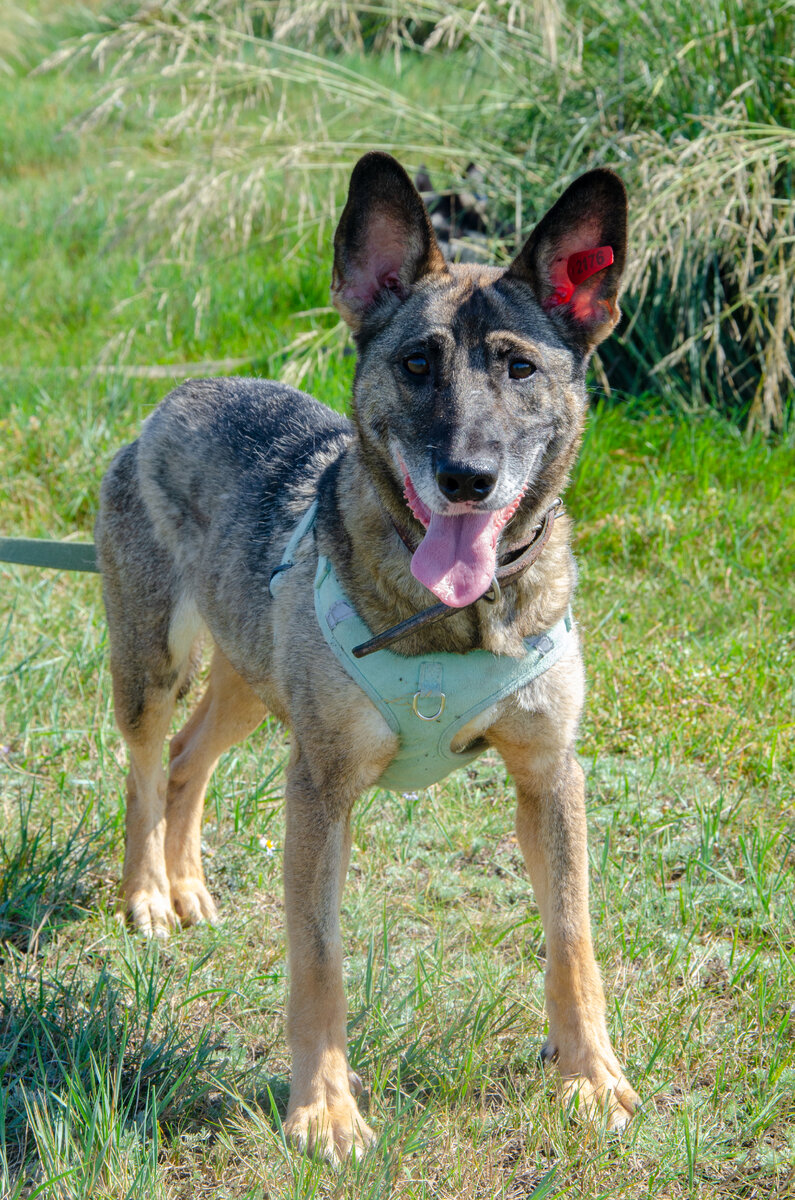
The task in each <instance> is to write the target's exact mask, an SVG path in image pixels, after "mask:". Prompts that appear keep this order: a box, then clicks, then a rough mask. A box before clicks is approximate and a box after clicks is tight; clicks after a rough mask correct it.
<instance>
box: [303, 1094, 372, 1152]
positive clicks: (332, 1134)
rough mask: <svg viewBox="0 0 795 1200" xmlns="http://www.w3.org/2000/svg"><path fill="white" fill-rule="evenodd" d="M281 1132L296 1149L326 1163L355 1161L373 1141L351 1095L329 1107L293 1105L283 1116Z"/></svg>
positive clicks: (337, 1100)
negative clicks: (284, 1118) (285, 1117)
mask: <svg viewBox="0 0 795 1200" xmlns="http://www.w3.org/2000/svg"><path fill="white" fill-rule="evenodd" d="M284 1131H285V1133H286V1134H287V1137H288V1138H289V1140H290V1142H291V1143H292V1144H293V1145H294V1146H295V1147H296V1148H297V1149H299V1150H302V1151H303V1152H304V1153H305V1154H310V1155H316V1156H317V1157H319V1158H323V1159H325V1160H326V1162H329V1163H340V1162H344V1161H345V1160H346V1159H348V1158H350V1157H351V1155H352V1154H355V1155H356V1157H357V1158H359V1157H360V1156H361V1155H362V1154H364V1152H365V1151H366V1150H367V1148H368V1146H371V1145H372V1144H373V1142H374V1141H375V1134H374V1133H373V1131H372V1129H371V1128H370V1126H369V1125H368V1124H367V1122H366V1121H365V1120H364V1118H363V1117H362V1115H361V1113H360V1112H359V1110H358V1108H357V1107H356V1101H355V1100H354V1099H353V1097H352V1096H347V1097H339V1098H337V1099H336V1100H335V1102H334V1103H333V1104H330V1105H326V1104H323V1103H316V1104H302V1105H296V1107H295V1108H291V1111H290V1112H288V1114H287V1119H286V1121H285V1122H284Z"/></svg>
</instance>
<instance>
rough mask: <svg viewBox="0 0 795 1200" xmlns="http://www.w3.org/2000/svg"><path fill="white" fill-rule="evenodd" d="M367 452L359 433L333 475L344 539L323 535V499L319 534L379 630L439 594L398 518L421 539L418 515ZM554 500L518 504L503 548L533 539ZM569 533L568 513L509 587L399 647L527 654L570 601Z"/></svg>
mask: <svg viewBox="0 0 795 1200" xmlns="http://www.w3.org/2000/svg"><path fill="white" fill-rule="evenodd" d="M367 458H368V456H367V454H366V452H363V447H362V444H361V442H360V440H359V439H358V438H355V439H354V440H353V441H352V443H351V444H350V446H349V447H348V449H347V450H346V451H345V453H344V455H343V457H342V460H341V461H340V464H339V468H338V470H337V472H336V473H335V476H334V480H333V493H334V506H335V507H336V509H337V512H338V514H339V517H340V518H341V524H342V528H343V529H344V531H345V544H344V545H339V544H338V543H337V544H333V543H332V541H331V539H330V538H329V539H327V538H325V537H324V531H323V525H324V523H323V519H322V512H323V508H324V505H323V504H321V513H320V517H319V524H318V537H319V539H320V549H321V552H322V553H324V554H327V555H328V556H329V557H330V559H331V561H332V562H333V563H334V566H335V569H336V570H337V573H338V576H339V578H340V582H341V583H342V586H343V588H344V589H345V591H346V592H347V593H348V595H349V597H350V598H351V600H352V602H353V603H354V604H355V606H356V608H357V611H358V612H359V614H360V616H361V617H362V618H363V620H364V621H365V623H366V624H367V625H368V626H369V628H370V629H371V630H372V631H373V633H380V632H381V631H382V630H384V629H387V628H389V627H391V626H393V625H395V624H397V623H398V622H399V621H403V620H406V619H408V618H409V617H413V616H415V615H416V614H417V613H418V612H421V611H422V610H423V609H427V608H428V606H429V604H430V603H431V602H432V600H433V597H432V596H431V595H430V593H429V592H428V590H427V589H426V588H425V587H423V585H422V584H421V583H418V581H417V580H416V579H415V578H414V577H413V575H412V574H411V570H410V564H411V551H410V549H409V548H408V547H407V545H405V544H404V541H403V540H402V538H401V536H400V534H399V533H398V530H397V528H396V524H397V522H398V521H400V522H401V524H402V526H403V529H404V531H406V532H407V535H408V536H409V537H413V539H414V542H415V543H416V544H418V543H419V541H420V540H421V538H422V536H423V535H424V530H423V528H422V526H421V525H419V523H418V522H415V521H414V519H413V517H412V516H411V513H410V512H409V510H408V508H407V507H406V505H405V502H404V501H403V498H402V496H400V494H399V492H398V491H397V489H396V487H395V485H394V483H393V481H392V480H391V479H390V478H389V477H388V476H385V475H384V473H383V472H379V471H378V470H377V469H376V470H373V469H372V464H371V463H370V462H368V461H367ZM330 499H331V498H330V497H329V500H330ZM550 503H551V501H547V502H546V503H543V504H542V505H540V506H538V508H537V509H536V508H533V507H531V505H530V504H527V505H526V506H523V507H522V508H520V510H519V512H517V514H516V517H515V518H514V519H513V520H512V521H511V522H510V524H509V525H508V526H506V530H505V532H504V534H503V537H502V539H501V546H502V555H505V554H506V553H507V552H508V550H509V549H510V548H512V547H516V546H522V545H525V544H527V543H529V542H530V541H531V540H532V538H533V536H534V530H535V528H536V527H537V525H538V523H539V520H540V518H541V517H543V515H544V513H545V511H546V509H547V508H548V507H549V504H550ZM414 526H416V528H414ZM337 528H338V529H339V526H337ZM568 534H569V522H568V519H567V518H566V517H565V516H563V517H561V518H560V519H558V520H557V521H555V523H554V527H553V529H552V533H551V536H550V537H549V541H548V543H547V544H546V546H545V548H544V550H543V553H542V554H541V555H540V557H539V558H538V560H537V561H536V562H535V563H533V565H532V566H530V567H528V569H527V570H526V571H525V572H524V573H523V574H522V575H521V577H519V578H517V579H516V580H515V581H513V582H512V583H511V586H510V587H507V588H505V590H504V591H503V594H502V596H501V597H500V598H499V599H498V600H497V601H495V602H492V603H490V602H488V601H485V600H480V601H477V602H476V603H475V604H472V605H469V606H468V607H466V608H463V609H461V610H459V611H457V612H455V613H454V614H453V615H451V616H450V617H448V618H446V619H445V620H444V621H442V622H440V623H439V624H436V625H429V626H427V627H425V628H423V629H420V630H419V631H418V632H415V633H412V634H411V635H409V636H408V637H406V638H404V639H401V641H400V642H399V643H398V644H396V645H395V646H394V649H395V651H396V652H398V653H401V654H423V653H431V652H438V651H454V652H458V653H462V652H465V651H468V650H474V649H483V650H489V651H492V652H493V653H497V654H512V655H515V656H519V655H521V654H522V653H523V652H524V647H523V639H524V638H525V637H529V636H532V635H534V634H538V633H542V632H544V631H545V630H547V629H549V628H551V626H552V625H554V624H555V622H556V621H558V620H559V619H560V618H561V616H562V615H563V614H564V612H565V611H566V608H567V606H568V604H569V602H570V600H571V594H572V592H573V590H574V581H575V569H574V563H573V559H572V556H571V552H570V550H569V539H568Z"/></svg>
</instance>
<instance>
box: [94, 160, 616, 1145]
mask: <svg viewBox="0 0 795 1200" xmlns="http://www.w3.org/2000/svg"><path fill="white" fill-rule="evenodd" d="M626 226H627V202H626V195H625V191H624V187H623V185H622V183H621V182H620V180H619V179H618V178H617V177H616V176H615V175H614V174H613V173H612V172H610V171H608V170H604V169H599V170H595V171H592V172H590V173H588V174H586V175H583V176H582V177H581V178H579V179H578V180H576V181H575V182H574V183H573V184H572V185H571V186H570V187H569V188H568V190H566V191H565V193H564V194H563V195H562V196H561V198H560V199H559V200H558V201H557V203H556V204H555V205H554V206H553V207H552V208H551V209H550V210H549V212H548V213H547V214H546V216H544V217H543V219H542V220H541V222H540V223H539V224H538V226H537V227H536V229H535V230H534V232H533V233H532V234H531V236H530V238H529V239H528V241H527V242H526V244H525V245H524V247H523V248H522V249H521V251H520V252H519V253H518V255H517V256H516V258H515V259H514V260H513V262H512V263H511V264H510V266H508V267H507V268H498V267H493V266H480V265H473V264H457V265H456V264H449V263H448V262H446V260H445V258H444V256H443V255H442V253H441V252H440V249H439V246H438V244H437V241H436V238H435V236H434V232H433V228H432V226H431V223H430V220H429V217H428V214H427V211H426V209H425V208H424V206H423V204H422V200H421V198H420V196H419V194H418V192H417V190H416V188H415V187H414V185H413V183H412V182H411V180H410V178H409V177H408V175H407V174H406V173H405V171H404V170H403V168H402V167H401V166H400V165H399V164H398V163H397V162H396V161H395V160H394V159H393V158H391V157H390V156H389V155H387V154H383V153H377V152H376V153H370V154H367V155H365V156H364V157H363V158H362V159H361V160H360V161H359V162H358V163H357V165H356V166H355V168H354V170H353V173H352V177H351V181H350V189H349V194H348V198H347V203H346V205H345V208H344V210H343V212H342V216H341V218H340V222H339V226H338V228H337V231H336V235H335V240H334V269H333V280H332V295H333V300H334V304H335V305H336V307H337V309H338V311H339V312H340V313H341V315H342V317H343V318H344V319H345V321H346V322H347V323H348V325H349V326H350V328H351V330H352V332H353V336H354V339H355V342H356V348H357V366H356V374H355V382H354V387H353V418H352V420H350V421H349V420H348V419H346V418H345V417H343V416H340V415H338V414H337V413H334V412H332V411H331V410H329V409H327V408H325V407H324V406H323V405H321V404H319V403H318V402H317V401H315V400H313V399H312V398H311V397H309V396H307V395H305V394H303V393H302V392H299V391H297V390H295V389H292V388H290V387H287V386H285V385H283V384H280V383H277V382H271V381H265V380H260V379H239V378H235V379H213V380H201V381H191V382H187V383H185V384H183V385H182V386H180V387H178V388H177V389H176V390H175V391H173V392H172V393H171V394H170V395H169V396H167V397H166V399H165V400H164V401H163V402H162V403H161V404H160V405H159V406H158V408H157V409H155V411H154V412H153V413H152V414H151V415H150V416H149V418H148V419H147V420H146V422H145V423H144V425H143V428H142V431H141V434H140V436H139V438H138V439H137V441H135V442H133V443H132V444H131V445H128V446H126V447H125V448H124V449H122V450H121V451H120V452H119V453H118V454H117V456H116V458H115V459H114V460H113V463H112V465H111V467H110V469H109V470H108V472H107V474H106V476H105V478H104V481H103V483H102V489H101V506H100V514H99V517H98V521H97V530H96V537H97V553H98V560H99V564H100V567H101V571H102V576H103V595H104V600H105V606H106V610H107V617H108V623H109V636H110V654H111V668H112V677H113V691H114V701H115V712H116V718H117V721H118V724H119V727H120V729H121V732H122V734H123V736H124V739H125V741H126V743H127V746H128V750H129V760H130V769H129V776H128V780H127V812H126V849H125V859H124V870H123V882H122V890H123V897H124V903H125V905H126V910H127V912H128V914H129V916H130V919H131V921H132V922H133V924H134V925H135V926H136V927H137V929H138V930H140V931H141V932H142V933H143V934H145V935H150V936H151V935H157V936H160V935H162V936H165V935H166V934H167V933H168V931H169V929H171V928H172V927H174V926H176V925H177V924H183V925H184V924H192V923H195V922H199V921H203V920H204V921H214V920H215V919H216V908H215V904H214V902H213V899H212V897H211V896H210V894H209V892H208V890H207V887H206V884H205V879H204V874H203V871H202V863H201V851H200V825H201V817H202V806H203V801H204V794H205V789H206V787H207V783H208V780H209V778H210V775H211V773H212V771H213V768H214V766H215V764H216V762H217V760H218V758H219V756H220V755H221V754H222V753H223V752H224V751H225V750H226V749H228V748H229V747H230V746H231V745H232V744H234V743H235V742H236V741H238V740H239V739H241V738H243V737H245V736H246V735H247V734H249V733H250V732H251V731H252V730H253V729H255V728H256V726H257V725H258V724H259V723H260V722H261V721H262V720H263V718H264V717H265V715H266V713H267V712H270V713H273V714H275V715H276V716H277V717H278V718H279V719H280V720H281V721H282V722H284V723H285V724H286V725H287V726H288V727H289V729H290V731H291V753H290V760H289V766H288V768H287V780H286V810H287V811H286V837H285V847H284V872H285V880H284V887H285V901H286V922H287V934H288V961H289V971H290V988H289V1000H288V1040H289V1044H290V1049H291V1054H292V1083H291V1091H290V1100H289V1106H288V1111H287V1117H286V1120H285V1131H286V1133H287V1135H288V1136H289V1137H290V1138H291V1140H292V1142H293V1143H294V1144H297V1145H298V1146H299V1147H301V1148H303V1149H305V1150H307V1151H308V1152H310V1153H317V1154H320V1155H323V1156H325V1157H327V1158H329V1159H332V1160H334V1159H340V1160H341V1159H344V1158H345V1157H347V1156H348V1155H350V1154H351V1153H352V1152H354V1151H355V1152H356V1153H361V1152H362V1151H363V1149H364V1148H365V1147H366V1146H367V1145H368V1144H369V1143H370V1142H371V1141H372V1140H373V1137H374V1134H373V1132H372V1131H371V1129H370V1128H369V1127H368V1125H367V1124H366V1122H365V1120H364V1119H363V1117H362V1116H361V1114H360V1112H359V1110H358V1106H357V1103H356V1099H355V1096H356V1094H358V1092H359V1089H360V1086H361V1085H360V1081H359V1080H358V1079H357V1078H356V1076H355V1075H354V1073H353V1072H352V1071H351V1070H350V1069H349V1066H348V1061H347V1053H346V1002H345V996H344V993H343V984H342V939H341V933H340V921H339V910H340V901H341V894H342V888H343V882H344V878H345V873H346V869H347V863H348V856H349V849H350V824H349V822H350V814H351V809H352V806H353V803H354V801H355V799H356V797H357V796H358V795H359V794H360V793H361V792H363V791H364V790H365V789H367V788H370V787H372V786H373V785H375V784H376V783H378V782H379V781H380V782H382V783H383V782H384V781H386V782H387V783H390V782H391V781H393V780H394V778H395V776H394V774H393V775H390V771H391V770H392V769H393V768H394V764H395V763H396V762H397V763H398V764H399V770H398V776H399V777H400V778H404V777H407V776H410V775H411V774H412V772H413V771H415V770H418V771H420V774H421V775H422V778H423V779H425V780H426V781H427V780H428V779H430V778H432V777H436V778H438V777H440V774H441V775H444V774H446V773H447V772H448V771H450V770H452V769H454V767H455V766H456V765H457V763H458V762H459V761H466V760H467V759H468V757H472V756H473V755H475V754H477V753H478V752H479V751H480V750H482V749H483V748H484V747H486V746H489V747H493V748H495V749H496V750H497V751H499V753H500V754H501V755H502V758H503V759H504V762H505V765H506V768H507V770H508V772H509V773H510V775H511V776H512V778H513V780H514V782H515V786H516V797H517V811H516V832H517V837H518V841H519V844H520V846H521V849H522V853H523V856H524V859H525V862H526V864H527V868H528V871H529V874H530V879H531V882H532V886H533V889H534V892H535V897H536V900H537V903H538V907H539V909H540V913H541V917H542V921H543V926H544V934H545V939H546V954H547V959H546V973H545V994H546V1005H547V1012H548V1018H549V1036H548V1040H547V1042H546V1044H545V1046H544V1049H543V1051H542V1053H543V1054H544V1056H545V1057H546V1058H549V1059H554V1060H555V1061H556V1062H557V1064H558V1067H559V1070H560V1073H561V1076H562V1080H563V1087H562V1093H563V1099H564V1102H566V1103H569V1102H571V1101H573V1100H575V1099H576V1101H577V1103H578V1105H579V1109H580V1111H581V1112H583V1111H584V1112H586V1113H588V1114H592V1115H593V1116H594V1117H595V1118H596V1119H598V1120H599V1121H604V1122H605V1123H606V1124H607V1125H609V1126H611V1127H615V1128H620V1127H621V1126H623V1125H624V1124H625V1123H626V1122H627V1120H628V1119H629V1117H630V1115H631V1114H632V1112H633V1111H634V1109H635V1108H636V1106H637V1104H638V1103H639V1101H638V1097H637V1095H636V1093H635V1092H634V1091H633V1090H632V1088H631V1087H630V1085H629V1083H628V1082H627V1080H626V1078H625V1076H624V1072H623V1070H622V1068H621V1066H620V1065H619V1062H618V1060H617V1058H616V1056H615V1054H614V1052H613V1049H612V1047H611V1043H610V1039H609V1036H608V1032H607V1026H606V1021H605V1000H604V994H603V990H602V985H601V982H600V977H599V972H598V969H597V966H596V963H595V959H594V954H593V949H592V942H591V932H590V918H589V911H588V876H587V852H586V821H585V806H584V786H583V772H582V770H581V768H580V766H579V765H578V763H577V760H576V758H575V756H574V742H575V736H576V733H577V726H578V721H579V717H580V712H581V708H582V703H583V692H584V682H583V667H582V661H581V655H580V649H579V644H578V638H577V632H576V627H575V626H574V625H573V624H572V621H571V618H570V616H569V615H568V612H569V604H570V600H571V597H572V593H573V590H574V587H575V582H576V571H575V564H574V560H573V558H572V554H571V551H570V547H569V534H570V527H569V521H568V518H567V517H566V516H565V515H561V516H558V514H559V511H560V510H559V507H556V500H557V497H559V495H560V493H561V492H562V491H563V489H564V487H565V484H566V481H567V477H568V474H569V471H570V468H571V466H572V463H573V461H574V459H575V456H576V453H577V450H578V446H579V442H580V437H581V431H582V427H583V422H584V419H585V411H586V392H585V371H586V364H587V361H588V358H589V355H590V354H591V352H592V350H593V348H594V347H595V346H596V344H597V343H598V342H599V341H601V340H602V339H603V338H604V337H606V336H607V334H608V333H610V331H611V330H612V329H613V327H614V326H615V324H616V322H617V321H618V319H619V315H620V313H619V307H618V294H619V285H620V280H621V274H622V270H623V267H624V260H625V253H626ZM556 517H557V519H556ZM500 578H502V580H503V582H502V585H501V586H500V585H499V580H500ZM329 580H331V583H332V585H333V586H332V590H331V592H327V591H324V589H327V588H328V586H330V585H329ZM495 581H496V582H495ZM434 597H435V598H436V600H437V603H436V605H435V606H433V607H432V608H430V609H428V602H429V600H431V599H433V598H434ZM426 610H427V611H426ZM418 613H424V614H425V615H423V616H422V617H418V616H417V614H418ZM428 613H430V616H429V617H428ZM440 616H442V617H444V618H445V619H438V618H439V617H440ZM426 617H427V619H426ZM396 626H397V632H396V633H395V627H396ZM384 630H387V631H388V635H387V641H389V640H390V638H392V644H393V645H394V646H395V649H389V648H387V649H378V650H376V651H375V652H374V653H372V654H369V655H366V653H364V652H366V650H367V647H366V646H364V642H366V641H367V638H368V637H369V636H370V635H371V634H373V633H374V634H376V635H378V634H379V633H380V632H382V631H384ZM346 631H347V632H346ZM208 633H209V636H210V638H211V639H212V643H213V645H214V652H213V659H212V664H211V667H210V673H209V680H208V685H207V689H206V692H205V693H204V696H203V698H202V699H201V701H200V703H199V705H198V707H197V708H196V710H195V712H194V713H193V715H192V716H191V717H190V719H189V720H188V722H187V724H186V725H185V727H184V728H183V729H182V730H181V731H180V732H179V733H177V734H176V736H175V737H174V738H173V739H172V741H171V744H170V768H169V772H168V775H167V776H166V774H165V773H164V771H163V766H162V759H163V747H164V742H165V739H166V737H167V735H168V732H169V727H170V723H171V720H172V715H173V712H174V706H175V701H176V700H177V698H179V697H180V696H182V695H183V694H184V693H185V691H186V689H187V687H188V684H189V681H190V679H191V676H192V675H193V673H194V671H195V669H196V666H197V663H198V661H199V658H200V649H201V642H202V638H203V637H206V635H207V634H208ZM346 639H347V643H346V645H344V646H343V645H342V643H343V642H345V640H346ZM360 639H363V641H361V640H360ZM377 640H378V639H377V636H376V641H377ZM353 643H357V644H356V645H353ZM363 647H364V651H363ZM544 655H546V656H547V661H546V662H544V661H543V659H544ZM365 657H368V658H369V660H370V662H371V663H372V664H375V666H374V668H373V670H374V671H375V675H372V674H371V675H369V676H368V675H366V673H364V672H365V666H364V658H365ZM379 658H380V659H381V662H382V664H383V663H386V664H387V666H388V670H387V669H386V668H385V667H382V665H379V662H378V660H379ZM528 664H529V665H528ZM368 669H369V668H368ZM390 672H391V674H390ZM456 672H457V673H456ZM379 673H380V674H379ZM481 677H482V679H481ZM486 677H488V678H486ZM483 679H485V680H486V682H485V683H483ZM445 681H447V682H445ZM451 681H452V682H451ZM478 687H480V692H479V693H478V695H477V696H476V695H475V694H474V693H475V692H476V691H477V689H478ZM473 697H474V698H473ZM437 709H438V711H437ZM443 709H445V714H443V713H442V710H443ZM450 712H452V717H450V716H449V713H450ZM395 714H397V716H395ZM393 718H394V719H393ZM444 721H447V724H446V725H443V722H444ZM442 728H443V733H442V734H439V733H438V730H439V729H442ZM416 731H419V733H420V734H421V735H423V736H424V737H425V741H424V742H423V743H421V745H420V749H419V750H416V749H412V744H411V739H412V737H413V734H414V732H416ZM428 731H430V732H428ZM401 755H402V756H403V757H402V758H401ZM412 756H413V757H412ZM423 772H424V774H423ZM392 785H393V786H394V783H392Z"/></svg>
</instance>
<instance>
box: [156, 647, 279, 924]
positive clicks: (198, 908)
mask: <svg viewBox="0 0 795 1200" xmlns="http://www.w3.org/2000/svg"><path fill="white" fill-rule="evenodd" d="M265 715H266V709H265V705H264V704H263V703H262V701H261V700H260V699H259V697H258V696H256V695H255V693H254V692H253V691H252V690H251V688H250V687H249V686H248V684H247V683H246V682H245V680H244V679H242V678H241V677H240V675H238V673H237V671H235V669H234V668H233V667H232V665H231V663H229V661H228V660H227V659H226V658H225V657H224V655H223V654H222V653H221V651H220V650H216V651H215V654H214V656H213V661H212V666H211V668H210V679H209V683H208V685H207V691H206V692H205V693H204V696H203V697H202V699H201V702H200V703H199V706H198V708H197V709H196V711H195V712H194V713H193V715H192V716H191V718H190V720H189V721H188V723H187V724H186V725H185V726H184V728H183V729H181V730H180V732H179V733H178V734H177V735H176V736H175V737H174V738H173V740H172V742H171V747H170V759H171V768H170V772H169V779H168V793H167V801H166V833H165V861H166V871H167V874H168V882H169V888H170V894H171V902H172V904H173V906H174V911H175V912H176V915H177V917H178V918H179V920H180V922H181V923H182V924H183V925H195V924H197V923H198V922H199V921H210V922H215V921H217V919H218V914H217V912H216V908H215V904H214V903H213V900H212V897H211V896H210V893H209V892H208V891H207V888H206V886H205V882H204V870H203V868H202V861H201V821H202V809H203V807H204V796H205V792H206V791H207V784H208V783H209V780H210V776H211V775H212V773H213V771H214V769H215V765H216V763H217V762H218V759H219V758H220V756H221V755H222V754H223V753H224V751H225V750H228V749H229V747H230V746H233V745H234V744H235V743H236V742H239V741H241V740H242V739H243V738H244V737H247V735H248V734H249V733H251V732H252V730H254V729H256V727H257V726H258V725H259V724H260V722H261V721H262V720H263V719H264V717H265Z"/></svg>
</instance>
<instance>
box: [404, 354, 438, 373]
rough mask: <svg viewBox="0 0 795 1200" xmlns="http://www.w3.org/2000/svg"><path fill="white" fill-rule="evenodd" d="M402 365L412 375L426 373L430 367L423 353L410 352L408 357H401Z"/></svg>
mask: <svg viewBox="0 0 795 1200" xmlns="http://www.w3.org/2000/svg"><path fill="white" fill-rule="evenodd" d="M403 366H404V367H405V368H406V370H407V371H410V372H411V374H412V375H427V374H428V372H429V371H430V369H431V365H430V363H429V362H428V360H427V358H426V357H425V355H424V354H410V355H409V356H408V358H404V359H403Z"/></svg>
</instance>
